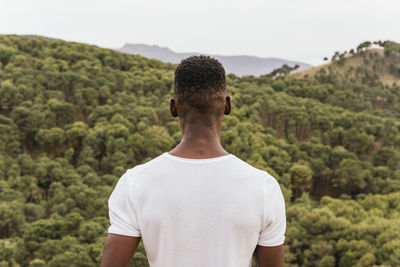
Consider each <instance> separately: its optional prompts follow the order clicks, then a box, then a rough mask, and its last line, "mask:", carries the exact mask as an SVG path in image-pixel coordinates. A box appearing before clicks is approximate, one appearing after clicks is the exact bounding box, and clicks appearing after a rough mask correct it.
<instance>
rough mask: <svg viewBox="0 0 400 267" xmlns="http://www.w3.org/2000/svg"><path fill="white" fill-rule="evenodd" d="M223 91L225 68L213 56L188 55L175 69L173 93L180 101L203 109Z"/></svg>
mask: <svg viewBox="0 0 400 267" xmlns="http://www.w3.org/2000/svg"><path fill="white" fill-rule="evenodd" d="M225 91H226V78H225V69H224V67H223V66H222V64H221V63H220V62H219V61H218V60H217V59H215V58H212V57H210V56H205V55H199V56H190V57H188V58H186V59H183V60H182V61H181V63H180V64H179V65H178V66H177V68H176V70H175V82H174V94H175V96H176V97H178V99H179V102H180V103H185V104H187V105H188V106H191V107H196V108H199V109H205V108H208V107H210V105H211V104H212V103H211V102H212V101H215V100H216V99H218V98H221V94H220V93H221V92H225Z"/></svg>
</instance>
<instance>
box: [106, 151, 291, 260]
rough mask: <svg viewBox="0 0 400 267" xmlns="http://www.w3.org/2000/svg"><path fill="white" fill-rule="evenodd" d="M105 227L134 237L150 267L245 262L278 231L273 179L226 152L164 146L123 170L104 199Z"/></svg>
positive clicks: (280, 237)
mask: <svg viewBox="0 0 400 267" xmlns="http://www.w3.org/2000/svg"><path fill="white" fill-rule="evenodd" d="M108 205H109V216H110V222H111V226H110V227H109V228H108V232H109V233H113V234H119V235H126V236H141V237H142V240H143V245H144V248H145V251H146V254H147V258H148V260H149V264H150V266H151V267H188V266H190V267H197V266H198V267H204V266H207V267H223V266H224V267H225V266H229V267H236V266H237V267H248V266H251V260H252V255H253V252H254V249H255V248H256V245H257V244H258V245H261V246H278V245H281V244H283V242H284V238H285V236H284V234H285V230H286V215H285V201H284V198H283V195H282V191H281V189H280V187H279V184H278V182H277V181H276V180H275V178H274V177H272V176H271V175H269V174H268V173H267V172H266V171H263V170H260V169H257V168H255V167H253V166H251V165H249V164H248V163H246V162H245V161H243V160H241V159H239V158H238V157H236V156H235V155H233V154H229V155H224V156H220V157H215V158H206V159H188V158H182V157H178V156H174V155H172V154H169V153H168V152H165V153H163V154H161V155H159V156H158V157H156V158H154V159H152V160H150V161H148V162H146V163H144V164H140V165H137V166H135V167H133V168H131V169H128V170H127V171H126V172H125V173H124V174H123V175H122V176H121V178H120V179H119V181H118V183H117V185H116V187H115V189H114V191H113V192H112V194H111V196H110V199H109V201H108Z"/></svg>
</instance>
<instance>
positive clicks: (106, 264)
mask: <svg viewBox="0 0 400 267" xmlns="http://www.w3.org/2000/svg"><path fill="white" fill-rule="evenodd" d="M128 174H129V172H128V171H127V172H125V173H124V174H123V175H122V176H121V178H120V179H119V180H118V183H117V185H116V186H115V188H114V190H113V192H112V193H111V195H110V198H109V200H108V208H109V218H110V223H111V225H110V227H109V228H108V235H107V239H106V242H105V244H104V250H103V257H102V261H101V266H102V267H111V266H113V267H114V266H115V267H120V266H121V267H122V266H127V265H128V264H129V262H130V260H131V259H132V257H133V255H134V253H135V251H136V248H137V246H138V244H139V242H140V237H141V232H140V228H139V224H138V221H137V217H136V211H135V209H134V205H133V204H134V203H132V199H131V197H132V183H130V181H129V179H128V178H129V177H128Z"/></svg>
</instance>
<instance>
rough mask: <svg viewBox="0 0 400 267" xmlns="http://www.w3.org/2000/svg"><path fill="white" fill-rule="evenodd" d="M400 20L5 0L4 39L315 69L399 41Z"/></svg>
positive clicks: (348, 3) (372, 3)
mask: <svg viewBox="0 0 400 267" xmlns="http://www.w3.org/2000/svg"><path fill="white" fill-rule="evenodd" d="M399 14H400V1H399V0H275V1H269V0H197V1H193V0H130V1H128V0H125V1H123V0H112V1H111V0H109V1H105V0H97V1H92V0H79V1H78V0H68V1H64V0H56V1H55V0H0V34H11V33H12V34H38V35H44V36H48V37H54V38H61V39H64V40H68V41H77V42H83V43H90V44H96V45H98V46H101V47H108V48H119V47H121V46H123V44H124V43H145V44H157V45H159V46H166V47H169V48H170V49H172V50H174V51H175V52H203V53H208V54H221V55H254V56H260V57H279V58H285V59H291V60H300V61H304V62H307V63H311V64H314V65H316V64H320V63H322V58H323V57H324V56H328V57H330V56H331V55H332V54H333V53H334V52H335V51H336V50H337V51H344V50H349V49H351V48H354V47H355V46H357V45H358V44H359V43H361V42H363V41H365V40H371V41H374V40H388V39H389V40H393V41H397V42H400V27H399V25H400V15H399Z"/></svg>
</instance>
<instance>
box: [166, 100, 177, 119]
mask: <svg viewBox="0 0 400 267" xmlns="http://www.w3.org/2000/svg"><path fill="white" fill-rule="evenodd" d="M168 103H169V112H170V113H171V115H172V117H178V111H177V110H176V105H175V99H173V98H170V99H168Z"/></svg>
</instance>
